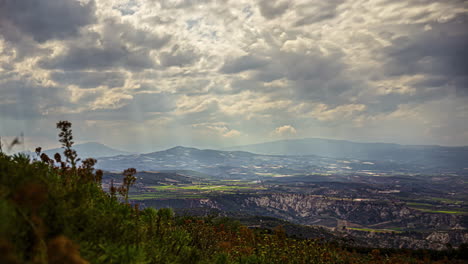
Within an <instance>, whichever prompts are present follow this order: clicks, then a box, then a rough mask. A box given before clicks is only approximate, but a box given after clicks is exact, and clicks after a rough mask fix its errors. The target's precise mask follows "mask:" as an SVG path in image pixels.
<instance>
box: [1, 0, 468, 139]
mask: <svg viewBox="0 0 468 264" xmlns="http://www.w3.org/2000/svg"><path fill="white" fill-rule="evenodd" d="M467 9H468V4H467V3H466V1H459V0H453V1H437V0H411V1H400V2H396V1H389V0H388V1H387V0H385V1H368V0H355V1H351V0H332V1H319V0H312V1H311V0H294V1H284V0H275V1H264V0H258V1H247V0H240V1H213V0H203V1H194V0H178V1H152V0H141V1H130V0H121V1H108V0H61V1H59V0H41V1H32V0H24V1H13V0H4V1H0V93H1V97H0V116H1V117H2V120H1V121H0V128H1V127H5V126H9V127H17V126H15V125H14V124H16V123H18V124H19V123H21V122H23V121H24V120H28V123H30V124H32V123H33V121H35V123H34V124H35V125H38V124H39V123H40V124H42V126H41V127H46V125H45V124H46V123H47V122H48V123H52V124H53V123H54V122H55V121H56V120H57V119H63V118H70V119H71V120H72V121H74V120H75V121H77V122H85V121H86V120H87V121H89V122H91V123H92V122H94V123H93V124H95V125H93V127H92V128H89V130H95V131H105V130H106V129H107V128H109V127H112V128H113V130H116V131H122V133H123V134H125V135H133V134H135V133H136V131H138V132H139V133H144V130H145V126H148V127H151V128H154V129H155V133H156V132H157V135H158V137H162V138H164V139H165V140H167V142H172V141H171V140H173V141H174V142H175V140H176V139H177V140H179V139H180V138H188V139H193V140H199V141H200V142H210V141H213V140H214V139H216V140H217V141H216V140H215V141H213V142H216V143H214V145H216V144H219V145H222V143H221V142H222V141H223V140H227V141H228V140H231V141H230V142H231V143H233V142H234V140H238V141H239V143H245V142H243V140H246V141H248V142H249V143H253V142H258V141H265V140H268V139H274V138H277V137H278V136H284V137H286V136H294V135H295V134H296V135H298V134H300V135H301V136H302V135H308V136H309V135H310V136H315V137H321V136H322V137H325V136H328V135H330V136H333V137H335V138H340V137H341V138H346V139H354V138H356V139H360V140H365V139H363V138H362V137H364V136H365V137H366V138H368V139H369V140H380V139H381V140H389V141H396V142H410V143H411V141H416V140H420V141H419V142H418V143H424V142H427V143H444V144H468V137H467V136H463V133H462V132H460V131H461V130H462V128H463V126H457V125H454V124H461V123H468V119H467V116H468V115H463V114H460V113H465V112H466V110H464V109H465V108H464V107H465V105H467V100H468V97H467V96H468V88H467V87H468V73H467V71H466V69H467V68H468V65H467V61H468V58H467V52H466V48H465V47H466V46H467V45H468V35H467V33H466V29H465V28H466V27H467V26H468V25H467V24H468V22H467V16H466V10H467ZM20 106H24V107H20ZM429 106H432V107H439V108H440V109H443V110H441V112H442V113H441V114H435V113H433V112H431V111H430V110H429V108H430V107H429ZM429 112H430V113H431V114H428V113H429ZM4 120H8V121H4ZM20 120H23V121H20ZM96 120H99V122H97V121H96ZM447 120H449V121H447ZM95 121H96V122H95ZM15 122H16V123H15ZM101 124H102V125H101ZM104 124H106V125H104ZM109 124H112V125H109ZM129 124H132V125H131V127H138V129H135V130H130V129H129V128H126V127H130V125H129ZM137 124H138V125H137ZM155 124H157V125H155ZM285 124H289V125H285ZM293 125H294V126H293ZM450 126H452V127H453V129H449V127H450ZM424 127H442V128H441V129H436V128H434V129H429V130H428V131H430V132H428V133H426V134H424V135H423V136H420V135H419V134H418V133H416V131H421V130H423V128H424ZM443 129H445V131H447V133H448V134H449V137H448V139H447V138H446V139H444V140H443V141H442V140H441V141H440V142H437V140H436V137H437V135H439V136H440V135H441V134H442V132H441V131H442V130H443ZM156 130H157V131H156ZM272 131H274V132H272ZM343 131H346V133H345V132H343ZM392 131H393V132H392ZM399 131H404V133H403V132H402V133H400V132H399ZM0 133H1V130H0ZM105 134H106V133H104V132H103V133H95V135H96V137H98V135H105ZM192 134H196V135H197V136H193V135H192ZM87 135H90V137H91V136H93V133H89V134H87ZM381 135H387V136H388V137H387V136H385V137H384V136H381ZM392 135H393V136H394V137H395V139H394V140H392V139H391V136H392ZM416 135H418V136H416ZM114 136H115V141H116V142H119V141H121V137H119V136H117V135H114ZM117 138H119V140H117ZM450 138H452V139H453V141H452V142H450ZM188 139H187V142H190V140H188ZM94 140H98V141H99V140H100V139H99V138H95V139H94ZM106 140H108V142H112V140H113V139H111V138H110V137H109V138H107V137H106ZM145 140H150V141H151V139H150V136H149V135H148V136H147V137H145ZM236 142H237V141H236ZM168 144H169V143H168Z"/></svg>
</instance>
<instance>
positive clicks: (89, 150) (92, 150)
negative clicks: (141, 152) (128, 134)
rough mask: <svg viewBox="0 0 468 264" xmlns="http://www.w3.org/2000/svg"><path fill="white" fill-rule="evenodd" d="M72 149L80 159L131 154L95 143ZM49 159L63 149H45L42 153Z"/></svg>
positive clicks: (76, 146) (79, 145) (78, 145)
mask: <svg viewBox="0 0 468 264" xmlns="http://www.w3.org/2000/svg"><path fill="white" fill-rule="evenodd" d="M74 149H75V150H76V152H77V153H78V154H79V156H80V157H81V158H89V157H92V158H101V157H110V156H118V155H130V154H132V153H131V152H127V151H122V150H118V149H114V148H111V147H108V146H106V145H104V144H101V143H97V142H88V143H83V144H77V145H75V146H74ZM44 153H46V154H47V155H49V156H50V157H53V156H54V154H55V153H60V154H62V153H63V148H55V149H47V150H45V151H44Z"/></svg>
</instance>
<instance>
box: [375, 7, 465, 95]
mask: <svg viewBox="0 0 468 264" xmlns="http://www.w3.org/2000/svg"><path fill="white" fill-rule="evenodd" d="M421 27H422V26H421ZM431 27H432V29H430V30H426V31H421V32H416V33H414V34H411V35H408V36H403V37H399V38H397V39H395V40H393V43H392V46H390V47H388V48H386V49H384V50H383V53H384V54H385V56H387V58H388V59H387V61H386V62H385V64H384V69H385V73H386V74H388V75H390V76H403V75H408V76H411V75H416V74H423V75H425V76H427V80H425V81H424V80H423V81H419V82H418V83H415V87H416V88H418V89H417V90H418V92H423V93H424V91H425V90H424V88H431V87H440V88H441V89H439V92H440V94H441V96H442V95H446V94H448V91H447V89H446V87H447V85H448V86H454V87H455V89H456V90H457V92H458V93H459V94H467V92H466V90H467V89H468V87H467V86H466V79H467V77H468V49H467V48H466V47H468V32H467V31H466V30H464V29H466V28H468V16H466V15H458V16H456V17H455V18H454V19H452V20H450V21H448V22H445V23H437V22H434V23H432V24H431ZM424 86H425V87H424Z"/></svg>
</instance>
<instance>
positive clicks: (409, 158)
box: [226, 138, 468, 169]
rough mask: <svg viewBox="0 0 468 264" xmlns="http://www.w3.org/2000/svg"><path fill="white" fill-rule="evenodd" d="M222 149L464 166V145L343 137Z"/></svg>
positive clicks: (467, 159)
mask: <svg viewBox="0 0 468 264" xmlns="http://www.w3.org/2000/svg"><path fill="white" fill-rule="evenodd" d="M226 150H240V151H249V152H253V153H258V154H268V155H319V156H324V157H330V158H347V159H357V160H375V161H394V162H398V163H405V164H417V165H423V166H428V167H443V168H458V169H463V168H468V146H462V147H446V146H437V145H400V144H392V143H358V142H351V141H346V140H332V139H321V138H306V139H291V140H279V141H273V142H266V143H260V144H253V145H244V146H235V147H230V148H227V149H226Z"/></svg>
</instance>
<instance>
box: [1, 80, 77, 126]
mask: <svg viewBox="0 0 468 264" xmlns="http://www.w3.org/2000/svg"><path fill="white" fill-rule="evenodd" d="M0 76H1V75H0ZM0 79H1V78H0ZM0 93H1V94H2V96H1V99H0V116H1V117H3V118H13V119H17V120H32V119H38V118H41V117H43V116H46V115H48V114H50V113H54V112H58V111H60V109H61V108H62V107H64V106H66V105H67V104H68V102H67V97H68V96H69V93H68V91H67V90H66V89H64V88H63V87H53V86H48V85H41V83H38V82H35V81H33V80H24V79H23V80H14V79H7V80H4V81H0Z"/></svg>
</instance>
